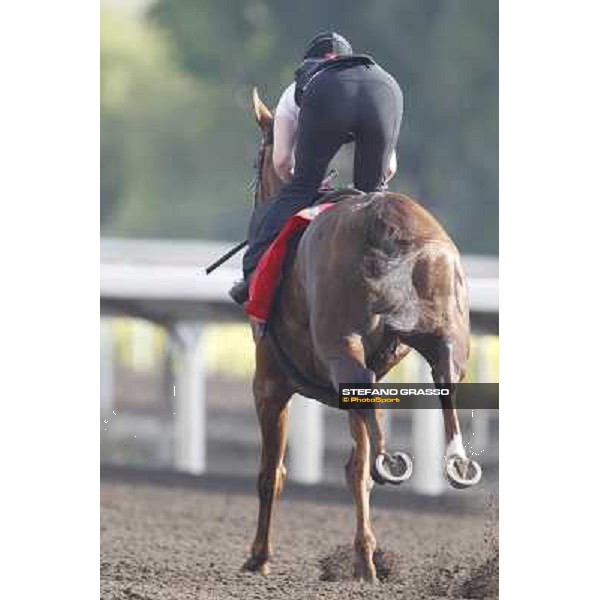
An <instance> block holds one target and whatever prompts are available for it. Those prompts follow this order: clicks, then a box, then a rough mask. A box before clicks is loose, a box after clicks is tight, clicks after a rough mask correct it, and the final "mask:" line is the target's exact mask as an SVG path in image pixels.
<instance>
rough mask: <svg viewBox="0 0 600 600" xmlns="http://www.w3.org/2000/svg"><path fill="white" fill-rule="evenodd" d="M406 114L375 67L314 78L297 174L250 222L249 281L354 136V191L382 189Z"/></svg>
mask: <svg viewBox="0 0 600 600" xmlns="http://www.w3.org/2000/svg"><path fill="white" fill-rule="evenodd" d="M402 111H403V99H402V91H401V90H400V86H399V85H398V83H397V82H396V80H395V79H394V78H393V77H392V76H391V75H390V74H389V73H387V72H386V71H384V70H383V69H382V68H381V67H379V66H377V65H373V66H363V65H359V66H354V67H350V68H347V69H344V70H328V71H324V72H322V73H320V74H319V75H317V76H316V77H315V79H314V81H312V82H311V83H310V84H309V86H308V87H307V89H306V90H305V91H304V95H303V98H302V107H301V110H300V114H299V118H298V131H297V138H296V153H295V166H294V176H293V178H292V180H291V181H290V182H289V183H288V184H286V185H284V186H283V187H282V188H281V191H280V192H279V194H278V196H277V197H275V198H274V199H273V200H271V201H270V202H269V203H268V205H266V206H264V207H260V208H259V209H258V210H257V212H256V214H255V215H254V217H253V219H252V224H251V226H250V231H249V242H250V244H249V247H248V250H247V251H246V254H245V255H244V276H245V277H248V276H249V275H250V274H251V273H252V272H253V271H254V269H255V268H256V265H257V264H258V261H259V259H260V257H261V256H262V254H263V252H264V251H265V250H266V249H267V247H268V246H269V244H270V243H271V242H272V241H273V239H274V238H275V237H276V236H277V234H278V233H279V231H280V230H281V228H282V227H283V225H284V224H285V223H286V221H287V220H288V219H289V218H290V217H291V216H292V215H293V214H294V213H296V212H298V211H299V210H301V209H302V208H305V207H307V206H310V205H311V204H312V203H313V202H314V201H315V200H316V198H317V195H318V191H319V187H320V185H321V182H322V181H323V178H324V177H325V173H326V171H327V166H328V165H329V162H330V161H331V159H332V158H333V157H334V155H335V154H336V152H337V151H338V150H339V149H340V147H341V146H342V145H343V144H345V143H346V142H348V139H349V136H350V134H351V135H352V138H353V140H354V142H355V152H354V187H356V188H357V189H359V190H362V191H364V192H373V191H376V190H377V189H379V188H380V187H381V186H382V185H383V179H384V176H385V171H386V169H387V167H388V165H389V161H390V157H391V154H392V151H393V150H394V147H395V145H396V142H397V140H398V134H399V131H400V123H401V121H402Z"/></svg>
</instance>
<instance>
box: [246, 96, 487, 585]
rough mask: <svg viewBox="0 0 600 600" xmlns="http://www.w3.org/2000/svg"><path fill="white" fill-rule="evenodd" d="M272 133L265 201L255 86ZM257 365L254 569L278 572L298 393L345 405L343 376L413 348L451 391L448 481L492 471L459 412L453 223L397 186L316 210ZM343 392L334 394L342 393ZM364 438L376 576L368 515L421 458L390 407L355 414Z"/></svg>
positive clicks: (461, 289) (377, 374) (464, 302)
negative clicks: (274, 561) (277, 541)
mask: <svg viewBox="0 0 600 600" xmlns="http://www.w3.org/2000/svg"><path fill="white" fill-rule="evenodd" d="M252 107H253V112H254V115H255V118H256V122H257V124H258V126H259V128H260V131H261V134H262V141H261V145H260V150H259V155H258V160H257V164H256V169H257V179H256V182H255V190H254V205H255V206H254V207H255V209H257V208H260V206H262V205H264V203H266V202H268V201H269V199H272V198H273V197H274V196H275V195H276V194H277V192H278V190H279V189H280V188H281V186H282V181H281V180H280V179H279V177H278V176H277V173H276V171H275V168H274V166H273V160H272V153H273V116H272V114H271V112H270V110H269V109H268V108H267V106H266V105H265V104H264V103H263V101H262V100H261V99H260V97H259V94H258V92H257V90H256V88H254V90H253V93H252ZM251 326H252V333H253V339H254V343H255V358H256V366H255V373H254V378H253V386H252V389H253V395H254V400H255V407H256V412H257V416H258V420H259V423H260V430H261V437H262V450H261V459H260V470H259V474H258V496H259V513H258V524H257V530H256V535H255V537H254V541H253V543H252V546H251V550H250V557H249V558H248V559H247V561H246V562H245V563H244V565H243V568H244V569H246V570H250V571H258V572H260V573H262V574H263V575H267V574H268V572H269V559H270V557H271V555H272V536H273V514H274V507H275V503H276V501H277V500H278V499H279V497H280V495H281V493H282V491H283V485H284V480H285V477H286V469H285V465H284V455H285V450H286V441H287V422H288V403H289V400H290V398H291V396H292V395H293V393H295V392H298V393H300V394H302V395H304V396H307V397H310V398H314V399H316V400H317V401H320V402H323V403H325V404H329V405H330V406H332V405H333V406H337V390H338V385H339V384H340V383H342V382H354V383H361V384H364V385H365V386H370V385H372V384H373V383H375V382H377V381H379V380H381V378H382V377H383V376H384V375H385V374H386V373H387V372H388V371H389V370H390V369H391V368H392V367H393V366H395V365H396V364H398V363H399V362H400V361H401V360H402V359H403V358H404V357H405V356H406V355H407V354H408V352H410V351H411V350H412V349H414V350H416V351H417V352H419V353H420V354H421V355H422V356H423V357H424V358H425V360H426V361H427V362H428V363H429V365H430V366H431V373H432V377H433V380H434V382H435V383H436V384H438V385H440V386H448V387H449V389H450V390H451V392H450V393H449V394H448V395H441V396H440V399H441V407H442V411H443V418H444V431H445V439H446V476H447V478H448V480H449V482H450V483H451V484H452V485H453V486H455V487H457V488H466V487H470V486H472V485H474V484H475V483H477V482H478V481H479V479H480V476H481V467H480V466H479V465H478V464H477V463H476V462H475V461H474V460H472V459H471V458H468V457H467V456H466V453H465V450H464V446H463V443H462V437H461V432H460V424H459V420H458V416H457V412H456V408H455V394H456V386H455V384H457V383H459V382H460V381H461V380H462V379H463V377H464V376H465V372H466V364H467V360H468V355H469V305H468V295H467V287H466V278H465V274H464V271H463V268H462V266H461V263H460V255H459V252H458V250H457V248H456V246H455V244H454V243H453V242H452V240H451V239H450V237H449V236H448V235H447V233H446V232H445V231H444V229H443V228H442V226H441V225H440V224H439V223H438V222H437V221H436V220H435V218H434V217H433V216H432V215H431V214H429V213H428V212H427V211H426V210H425V209H424V208H423V207H422V206H420V205H419V204H418V203H417V202H415V201H414V200H412V199H410V198H409V197H407V196H405V195H403V194H397V193H390V192H375V193H369V194H365V193H361V192H358V191H356V190H349V191H347V192H343V191H342V192H341V197H338V198H337V203H336V204H335V206H334V207H333V208H331V209H330V210H328V211H325V212H323V213H322V214H320V215H319V216H318V217H316V218H315V219H314V220H313V221H312V222H311V224H310V225H309V226H308V228H307V229H306V230H305V231H304V233H303V235H302V236H301V237H300V240H299V242H298V244H297V247H296V251H295V254H294V256H293V258H292V259H291V260H290V261H289V264H288V265H287V266H286V269H285V273H284V276H283V279H282V281H281V283H280V289H279V291H278V299H277V301H276V306H275V308H274V310H273V312H272V314H271V315H270V317H269V321H268V325H267V328H266V331H264V330H263V329H262V328H261V327H259V325H258V324H257V323H256V322H254V323H251ZM332 399H333V400H332ZM348 416H349V425H350V433H351V435H352V438H353V440H354V445H353V448H352V450H351V453H350V458H349V460H348V462H347V464H346V466H345V475H346V482H347V484H348V486H349V488H350V489H351V491H352V492H353V494H354V500H355V505H356V519H357V521H356V532H355V539H354V576H355V577H356V578H357V579H363V580H366V581H369V582H375V581H376V579H377V573H376V569H375V563H374V560H373V556H374V551H375V549H376V543H377V542H376V539H375V535H374V533H373V529H372V527H371V522H370V515H369V497H370V493H371V490H372V488H373V485H374V482H377V483H380V484H383V483H391V484H400V483H402V482H403V481H405V480H406V479H407V478H408V477H410V474H411V473H412V461H411V458H410V456H408V455H407V454H406V453H403V452H396V453H391V454H390V453H388V452H387V450H386V440H385V435H384V431H383V413H382V409H381V408H361V409H360V410H358V409H352V410H349V411H348Z"/></svg>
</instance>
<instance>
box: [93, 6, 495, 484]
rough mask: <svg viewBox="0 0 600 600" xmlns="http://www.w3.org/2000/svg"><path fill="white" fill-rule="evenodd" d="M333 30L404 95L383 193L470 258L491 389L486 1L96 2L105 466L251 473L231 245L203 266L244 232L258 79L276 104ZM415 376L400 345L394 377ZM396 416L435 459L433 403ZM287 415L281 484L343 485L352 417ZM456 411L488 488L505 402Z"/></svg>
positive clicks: (302, 410)
mask: <svg viewBox="0 0 600 600" xmlns="http://www.w3.org/2000/svg"><path fill="white" fill-rule="evenodd" d="M324 29H335V30H337V31H339V32H340V33H341V34H343V35H344V36H346V37H348V38H349V40H350V41H351V43H352V44H353V46H354V49H355V51H357V52H364V53H369V54H372V55H373V56H374V57H375V59H376V60H377V61H378V62H380V64H381V65H382V66H383V67H384V68H386V69H387V70H388V71H389V72H390V73H392V74H393V75H394V76H395V77H396V78H397V80H398V81H399V83H400V85H401V87H402V89H403V91H404V95H405V113H404V120H403V124H402V129H401V132H400V139H399V143H398V147H397V152H398V174H397V176H396V178H395V179H394V180H393V181H392V183H391V186H390V187H391V189H392V190H394V191H402V192H405V193H408V194H410V195H412V196H413V197H415V198H416V199H417V200H419V201H420V202H421V203H422V204H424V205H425V206H426V207H427V208H428V209H430V210H431V211H432V212H433V213H434V214H435V216H436V217H437V218H438V219H439V220H440V221H441V223H442V224H443V225H444V227H445V228H446V229H447V231H448V232H449V233H450V235H451V236H452V237H453V238H454V240H455V241H456V242H457V244H458V246H459V248H460V250H461V252H462V253H463V255H465V266H466V270H467V275H468V277H469V284H470V287H471V300H472V322H473V334H474V335H473V352H472V358H471V363H470V366H469V375H468V378H469V380H471V381H491V382H493V381H497V378H498V371H497V368H498V338H497V328H498V294H497V291H498V263H497V253H498V5H497V3H496V2H474V3H473V2H455V1H453V2H448V1H442V0H419V1H418V2H416V1H414V0H413V1H404V0H372V1H371V2H368V3H366V2H348V1H343V2H342V1H341V0H304V1H303V2H289V0H286V1H284V0H264V1H261V0H244V1H242V0H231V1H230V2H223V1H222V0H221V1H217V0H160V1H153V0H103V1H102V2H101V215H100V216H101V233H102V242H101V261H102V265H101V308H102V319H101V333H102V335H101V352H100V354H101V365H100V372H101V378H100V383H101V401H102V402H101V434H102V436H101V458H102V461H103V463H104V464H105V465H121V466H136V467H146V468H161V469H169V470H178V471H183V472H187V473H192V474H201V473H216V474H223V475H226V476H248V477H254V475H255V473H256V470H257V464H258V450H259V433H258V426H257V422H256V418H255V416H254V407H253V400H252V397H251V386H250V381H251V375H252V371H253V364H254V362H253V361H254V358H253V344H252V340H251V336H250V330H249V326H248V325H247V323H246V322H245V319H244V314H243V313H242V312H241V311H240V310H239V309H238V308H237V307H235V306H234V305H232V303H231V302H230V301H229V300H228V299H227V296H226V290H227V289H228V287H229V285H230V284H231V282H232V281H233V279H234V278H236V277H237V275H238V274H239V256H238V257H236V258H235V259H233V260H232V261H231V262H230V263H227V265H226V266H225V267H223V268H221V269H219V270H217V271H216V272H215V273H214V274H213V275H211V276H210V277H205V276H204V275H203V267H204V266H206V265H208V264H209V263H210V262H211V261H212V260H214V259H216V258H218V257H219V256H220V255H221V254H222V253H223V252H224V251H225V250H227V249H228V248H229V247H230V246H231V245H233V243H234V242H237V241H239V240H242V239H244V238H245V235H246V225H247V221H248V218H249V215H250V212H251V205H252V199H251V192H250V190H249V184H250V182H251V180H252V179H253V177H254V171H253V162H254V159H255V156H256V151H257V145H258V142H259V138H258V131H257V129H256V125H255V122H254V119H253V116H252V114H251V112H250V93H251V89H252V87H253V86H254V85H256V86H258V88H259V90H260V93H261V95H262V97H263V99H264V100H265V102H266V103H267V104H268V105H270V106H274V105H275V104H276V102H277V100H278V98H279V95H280V94H281V92H282V91H283V89H284V88H285V87H286V86H287V85H289V83H290V82H291V81H292V77H293V71H294V69H295V68H296V66H297V65H298V62H299V60H300V57H301V55H302V51H303V48H304V46H305V45H306V42H307V41H308V40H309V39H310V38H311V37H312V36H313V35H315V34H316V33H318V32H319V31H322V30H324ZM351 158H352V148H351V147H348V148H345V149H343V150H342V151H341V152H340V154H339V156H338V157H336V159H335V164H336V166H337V167H338V169H339V170H340V177H339V178H338V181H337V184H338V185H344V184H349V183H351V173H350V171H349V165H350V164H351ZM426 376H427V373H426V369H424V366H423V364H422V361H420V360H419V358H418V357H416V356H413V355H409V357H408V358H407V359H406V360H405V361H404V362H403V363H402V364H401V365H400V366H399V367H398V368H397V369H396V370H395V371H394V372H393V373H392V374H390V376H389V377H388V380H390V381H394V380H396V381H418V380H421V379H423V378H426ZM406 412H407V411H386V413H388V416H387V424H386V426H387V427H388V431H389V434H390V436H391V437H390V443H389V446H390V448H392V449H398V448H402V449H409V450H411V451H412V453H413V455H417V457H418V456H419V452H421V456H422V457H423V453H427V452H429V454H431V456H430V457H429V458H428V459H427V460H430V461H432V462H431V464H433V465H437V466H439V465H441V462H440V458H441V455H439V451H440V447H441V446H440V435H441V429H440V427H441V415H440V414H439V412H440V411H434V412H435V413H436V414H435V415H433V416H431V417H427V418H425V417H424V416H423V414H418V415H411V414H405V413H406ZM415 412H416V413H429V412H431V411H415ZM292 413H293V414H292V425H291V426H292V431H291V437H290V453H289V454H290V456H289V459H290V462H291V466H292V469H291V476H292V479H295V480H296V481H297V482H300V483H307V484H312V483H318V482H323V481H326V482H332V483H341V482H342V481H343V469H342V467H343V464H344V462H345V460H346V458H347V455H348V450H349V448H350V436H349V433H347V423H346V417H345V415H343V414H341V412H340V411H335V410H332V409H329V408H325V407H322V406H320V405H318V404H317V403H314V402H306V401H304V400H303V399H301V398H295V399H294V400H293V403H292ZM461 416H462V420H463V426H464V427H465V430H466V432H467V433H468V434H469V436H471V437H470V438H469V439H471V438H474V439H475V442H473V444H472V447H471V450H476V451H477V452H479V453H480V457H479V458H480V460H481V461H482V462H483V463H484V468H485V469H486V473H488V474H489V476H490V477H491V481H496V477H497V428H498V419H497V411H496V412H493V411H483V410H481V411H475V414H471V411H464V414H462V415H461ZM294 423H295V425H294ZM417 434H418V435H417ZM419 440H424V442H425V443H424V445H421V447H419V443H420V442H419ZM436 453H437V454H436ZM423 460H425V458H423ZM437 466H436V468H437ZM415 477H416V478H417V479H416V481H415V483H414V485H415V489H417V490H418V491H419V492H420V493H425V494H432V495H433V494H439V493H441V492H442V491H446V490H447V487H448V486H447V485H444V484H443V482H442V481H441V475H440V473H437V472H436V473H435V476H434V477H430V478H429V479H427V480H426V479H423V480H419V479H418V474H417V472H415ZM411 485H412V484H411Z"/></svg>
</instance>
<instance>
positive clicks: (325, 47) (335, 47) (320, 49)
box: [303, 31, 352, 60]
mask: <svg viewBox="0 0 600 600" xmlns="http://www.w3.org/2000/svg"><path fill="white" fill-rule="evenodd" d="M328 54H335V55H336V56H347V55H348V54H352V46H351V45H350V42H349V41H348V40H347V39H346V38H345V37H343V36H341V35H340V34H339V33H336V32H335V31H325V32H323V33H319V35H316V36H315V37H314V38H313V39H312V40H310V42H308V46H306V50H305V52H304V57H303V58H304V60H306V59H307V58H323V57H325V56H327V55H328Z"/></svg>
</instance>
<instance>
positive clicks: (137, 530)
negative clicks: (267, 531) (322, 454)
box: [101, 480, 498, 600]
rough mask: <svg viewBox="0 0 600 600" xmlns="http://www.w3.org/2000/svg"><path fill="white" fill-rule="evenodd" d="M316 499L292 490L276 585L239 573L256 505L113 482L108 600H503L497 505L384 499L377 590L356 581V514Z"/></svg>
mask: <svg viewBox="0 0 600 600" xmlns="http://www.w3.org/2000/svg"><path fill="white" fill-rule="evenodd" d="M376 492H377V490H375V493H376ZM466 493H469V492H466ZM290 496H291V497H290ZM306 497H307V493H302V494H294V492H293V489H292V490H291V493H290V494H288V497H287V498H286V494H285V492H284V497H283V499H282V502H281V504H280V506H279V510H278V514H277V518H276V538H275V556H274V557H273V561H272V563H271V575H270V576H269V577H268V578H264V577H262V576H261V575H257V574H252V573H246V572H241V571H240V566H241V564H242V563H243V561H244V559H245V558H246V553H247V550H248V547H249V544H250V541H251V538H252V535H253V528H254V524H255V518H256V508H257V500H256V499H255V497H254V496H253V495H251V494H249V493H246V492H243V493H241V492H240V491H239V490H236V489H231V490H230V491H219V490H215V489H211V490H206V489H193V487H192V486H178V487H165V486H162V485H151V484H137V485H132V484H129V483H123V482H118V481H106V480H105V481H103V483H102V492H101V517H102V521H101V523H102V532H101V592H102V598H103V599H106V600H108V599H116V598H119V599H121V598H123V599H129V600H131V599H134V600H150V599H156V600H158V599H161V600H162V599H167V598H168V599H177V600H183V599H188V598H189V599H191V598H194V599H199V600H204V599H207V600H208V599H211V600H213V599H215V600H216V599H218V600H221V599H225V598H244V599H250V598H252V599H253V598H257V599H259V598H260V599H262V598H286V599H287V600H297V599H307V600H308V599H314V598H321V599H333V598H350V599H351V598H360V599H370V598H403V599H408V600H412V599H416V598H497V597H498V561H497V516H496V513H495V510H494V509H491V508H490V506H489V500H487V501H486V500H483V499H482V500H481V502H479V500H478V501H476V502H474V503H472V504H473V505H472V506H470V507H469V509H468V511H466V510H463V509H460V508H459V509H458V510H456V509H454V510H451V511H444V510H439V509H436V510H435V511H428V512H426V511H424V510H423V509H422V508H418V509H416V510H415V507H414V506H413V507H412V508H411V509H401V508H390V507H389V502H390V499H392V496H390V495H389V494H386V497H387V500H386V504H385V507H384V506H377V501H376V502H375V504H376V506H374V508H373V517H374V518H373V524H374V529H375V534H376V536H377V538H378V544H379V547H380V548H381V550H382V553H381V555H380V556H379V569H378V570H379V574H380V577H381V578H382V580H383V581H382V582H381V583H379V584H378V585H375V586H372V585H368V584H365V583H361V582H355V581H353V580H352V578H351V564H352V558H351V543H352V536H353V528H354V510H353V506H352V505H351V504H348V503H343V504H339V505H336V504H332V503H328V504H323V503H319V502H312V501H307V500H306ZM376 500H377V499H376ZM394 504H396V502H395V498H394ZM397 505H398V506H402V493H401V492H400V493H398V495H397Z"/></svg>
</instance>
